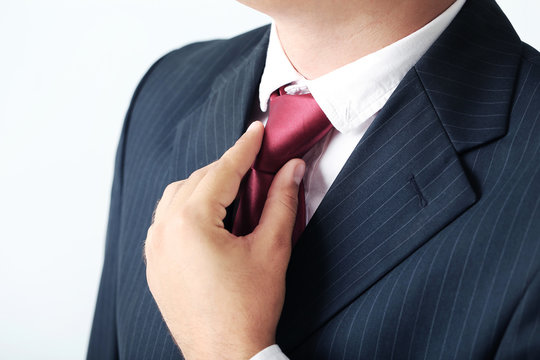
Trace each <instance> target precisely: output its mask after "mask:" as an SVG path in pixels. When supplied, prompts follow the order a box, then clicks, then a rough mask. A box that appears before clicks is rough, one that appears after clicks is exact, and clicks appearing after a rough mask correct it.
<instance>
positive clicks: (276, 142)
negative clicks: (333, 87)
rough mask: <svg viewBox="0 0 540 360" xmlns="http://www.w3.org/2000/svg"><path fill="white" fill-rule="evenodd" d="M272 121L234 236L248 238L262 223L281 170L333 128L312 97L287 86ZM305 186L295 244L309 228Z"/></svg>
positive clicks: (246, 184)
mask: <svg viewBox="0 0 540 360" xmlns="http://www.w3.org/2000/svg"><path fill="white" fill-rule="evenodd" d="M268 111H269V112H268V122H267V123H266V127H265V130H264V138H263V142H262V145H261V150H260V151H259V154H258V155H257V158H256V159H255V162H254V163H253V165H252V166H251V169H250V170H249V171H248V173H247V174H246V177H245V178H244V180H243V182H242V186H241V188H240V191H239V201H238V207H237V212H236V216H235V220H234V223H233V234H235V235H246V234H249V233H251V232H252V231H253V229H255V227H256V226H257V224H258V223H259V219H260V217H261V213H262V209H263V207H264V203H265V201H266V196H267V194H268V190H269V188H270V185H271V183H272V180H273V178H274V176H275V174H276V173H277V172H278V170H279V169H280V168H281V167H282V166H283V165H285V163H286V162H287V161H289V160H291V159H293V158H301V157H303V156H304V155H305V154H306V153H307V152H308V151H309V149H311V148H312V147H313V146H314V145H315V144H316V143H317V142H318V141H320V140H321V139H322V138H323V137H324V136H325V135H326V134H327V133H328V132H329V131H330V129H332V124H331V123H330V121H329V120H328V118H327V117H326V115H324V113H323V112H322V110H321V108H320V107H319V105H317V103H316V102H315V99H313V96H311V94H304V95H288V94H286V93H285V92H284V90H283V87H282V88H281V89H280V90H279V93H278V92H275V93H274V94H272V95H271V97H270V104H269V110H268ZM305 222H306V206H305V198H304V183H303V181H302V182H301V183H300V189H299V192H298V211H297V215H296V222H295V226H294V231H293V236H292V241H293V245H294V244H295V243H296V241H297V240H298V238H299V237H300V235H301V234H302V232H303V231H304V228H305V226H306V224H305Z"/></svg>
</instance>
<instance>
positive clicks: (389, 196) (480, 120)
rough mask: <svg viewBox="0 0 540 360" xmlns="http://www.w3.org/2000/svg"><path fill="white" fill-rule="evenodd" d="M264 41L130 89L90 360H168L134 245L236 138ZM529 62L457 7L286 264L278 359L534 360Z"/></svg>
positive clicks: (538, 217) (189, 61)
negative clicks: (186, 181) (161, 202)
mask: <svg viewBox="0 0 540 360" xmlns="http://www.w3.org/2000/svg"><path fill="white" fill-rule="evenodd" d="M268 33H269V28H268V27H264V28H261V29H257V30H254V31H252V32H249V33H246V34H244V35H241V36H239V37H237V38H234V39H232V40H226V41H211V42H205V43H198V44H193V45H190V46H187V47H184V48H182V49H180V50H177V51H174V52H172V53H170V54H168V55H166V56H165V57H164V58H162V59H161V60H160V61H158V62H157V63H156V64H155V65H154V66H153V67H152V68H151V69H150V71H149V72H148V73H147V75H146V76H145V77H144V79H143V80H142V82H141V84H140V85H139V87H138V89H137V91H136V93H135V95H134V98H133V101H132V104H131V107H130V109H129V112H128V115H127V119H126V122H125V126H124V130H123V134H122V138H121V141H120V146H119V151H118V155H117V162H116V173H115V178H114V185H113V190H112V204H111V210H110V222H109V230H108V236H107V245H106V255H105V263H104V268H103V277H102V280H101V287H100V291H99V297H98V301H97V306H96V313H95V319H94V324H93V328H92V335H91V339H90V345H89V351H88V358H89V359H116V358H122V359H178V358H181V354H180V352H179V351H178V349H177V348H176V346H175V345H174V343H173V340H172V338H171V337H170V336H169V334H168V332H167V328H166V326H165V324H164V323H163V321H162V319H161V316H160V313H159V311H158V309H157V307H156V305H155V303H154V300H153V298H152V296H151V294H150V292H149V290H148V288H147V285H146V280H145V266H144V263H143V259H142V256H141V254H142V245H143V241H144V239H145V237H146V229H147V228H148V226H149V224H150V219H151V214H152V211H153V209H154V205H155V203H156V201H157V200H158V199H159V197H160V195H161V194H162V191H163V189H164V188H165V186H166V185H167V184H168V183H170V182H172V181H175V180H179V179H182V178H186V177H187V176H188V175H189V174H190V173H191V172H193V171H194V170H196V169H198V168H200V167H202V166H204V165H206V164H208V163H210V162H211V161H213V160H215V159H217V158H218V157H219V156H220V155H221V154H222V153H223V152H224V151H225V150H226V149H227V148H229V147H230V146H232V144H233V143H234V141H235V140H236V139H237V138H238V137H239V136H240V134H241V133H242V132H243V129H244V128H245V126H246V122H247V121H248V120H247V119H249V116H250V109H251V108H252V104H253V102H254V101H255V99H256V96H257V86H258V83H259V80H260V76H261V73H262V69H263V66H264V59H265V51H266V47H267V41H268ZM539 117H540V54H539V53H538V52H536V51H535V50H533V49H532V48H530V47H529V46H528V45H526V44H523V43H522V42H521V41H520V40H519V38H518V37H517V35H516V34H515V32H514V31H513V29H512V27H511V25H510V24H509V22H508V21H507V19H506V18H505V16H504V15H503V14H502V12H501V11H500V9H499V8H498V7H497V5H496V4H495V3H494V2H493V1H491V0H469V1H468V2H467V3H466V4H465V6H464V8H463V9H462V11H461V12H460V13H459V14H458V16H457V17H456V18H455V20H454V21H453V23H452V24H451V25H450V27H449V28H448V29H447V30H446V31H445V32H444V33H443V35H442V36H441V37H440V38H439V39H438V40H437V41H436V43H435V44H434V45H433V46H432V47H431V48H430V49H429V51H428V52H427V53H426V54H425V56H423V57H422V59H421V60H420V61H419V62H418V63H417V64H416V65H415V66H414V68H413V69H411V70H410V72H409V73H408V74H407V76H406V77H405V79H404V80H403V81H402V83H401V84H400V85H399V87H398V89H397V90H396V91H395V93H394V94H393V95H392V97H391V99H390V100H389V101H388V103H387V104H386V106H385V107H384V108H383V109H382V111H381V112H380V113H379V115H378V116H377V119H376V120H375V121H374V123H373V124H372V126H371V127H370V128H369V129H368V131H367V133H366V135H365V136H364V138H363V139H362V140H361V142H360V143H359V144H358V146H357V147H356V149H355V150H354V152H353V154H352V155H351V157H350V159H349V160H348V162H347V163H346V165H345V167H344V168H343V170H342V171H341V173H340V174H339V176H338V177H337V179H336V180H335V182H334V184H333V185H332V186H331V188H330V190H329V191H328V194H327V195H326V197H325V198H324V200H323V202H322V203H321V205H320V207H319V208H318V210H317V211H316V213H315V214H314V216H313V218H312V219H311V221H310V223H309V224H308V226H307V228H306V231H305V232H304V234H303V236H302V237H301V239H300V241H299V243H298V244H297V246H296V247H295V248H294V251H293V254H292V258H291V262H290V266H289V271H288V277H287V297H286V301H285V307H284V310H283V314H282V317H281V320H280V324H279V327H278V337H277V339H278V343H279V345H280V346H281V347H282V349H284V351H285V352H286V354H288V355H289V356H290V357H291V358H292V359H375V358H377V359H391V358H393V359H409V358H410V359H483V358H497V359H525V358H530V359H532V358H535V359H538V358H540V119H539Z"/></svg>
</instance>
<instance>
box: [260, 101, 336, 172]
mask: <svg viewBox="0 0 540 360" xmlns="http://www.w3.org/2000/svg"><path fill="white" fill-rule="evenodd" d="M330 129H332V124H331V123H330V121H329V120H328V118H327V117H326V115H325V114H324V113H323V111H322V110H321V108H320V107H319V105H318V104H317V102H316V101H315V99H314V98H313V96H311V94H304V95H287V94H283V93H282V95H278V93H277V92H276V93H274V94H272V96H271V97H270V105H269V107H268V122H267V123H266V127H265V130H264V138H263V142H262V145H261V151H260V152H259V155H258V156H257V160H256V161H255V164H254V168H255V169H256V170H258V171H264V172H267V173H276V172H277V171H278V170H279V169H280V168H281V167H282V166H283V165H284V164H285V163H286V162H287V161H289V160H290V159H293V158H301V157H303V156H304V155H305V154H306V153H307V152H308V151H309V149H311V148H312V147H313V145H315V144H316V143H317V142H318V141H320V140H321V139H322V138H323V137H324V136H325V135H326V134H327V133H328V132H329V131H330Z"/></svg>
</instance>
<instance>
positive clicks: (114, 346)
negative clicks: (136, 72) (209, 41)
mask: <svg viewBox="0 0 540 360" xmlns="http://www.w3.org/2000/svg"><path fill="white" fill-rule="evenodd" d="M165 57H167V55H165V56H164V57H162V58H161V59H159V60H158V61H156V62H155V63H154V65H153V66H152V67H151V68H150V70H148V72H147V73H146V75H145V76H144V77H143V79H142V80H141V81H140V83H139V85H138V86H137V89H136V90H135V93H134V95H133V98H132V100H131V104H130V106H129V109H128V112H127V115H126V118H125V120H124V125H123V128H122V133H121V135H120V141H119V144H118V149H117V152H116V160H115V166H114V178H113V185H112V191H111V202H110V209H109V221H108V225H107V236H106V241H105V260H104V263H103V270H102V274H101V282H100V286H99V292H98V297H97V302H96V307H95V312H94V320H93V323H92V330H91V333H90V341H89V344H88V352H87V359H88V360H93V359H99V360H113V359H118V357H119V356H118V341H117V324H116V295H117V294H116V289H117V278H118V269H117V267H118V255H119V254H118V252H119V249H118V241H119V237H120V233H121V217H122V188H123V183H124V158H125V149H126V142H127V138H128V134H129V124H130V119H131V114H132V111H133V108H134V105H135V103H136V101H137V97H138V94H139V93H140V91H141V89H142V88H143V86H144V84H145V82H146V80H147V79H148V77H149V76H150V74H151V73H152V72H153V70H154V69H155V68H156V67H157V65H158V64H159V63H161V61H162V60H163V59H164V58H165Z"/></svg>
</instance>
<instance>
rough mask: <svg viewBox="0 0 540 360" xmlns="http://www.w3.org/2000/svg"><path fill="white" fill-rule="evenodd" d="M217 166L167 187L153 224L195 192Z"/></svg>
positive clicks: (205, 168) (155, 211)
mask: <svg viewBox="0 0 540 360" xmlns="http://www.w3.org/2000/svg"><path fill="white" fill-rule="evenodd" d="M214 165H215V162H214V163H211V164H208V165H206V166H205V167H203V168H200V169H198V170H196V171H194V172H193V173H192V174H191V175H190V176H189V178H187V179H185V180H180V181H175V182H173V183H170V184H169V185H167V187H166V188H165V190H164V191H163V196H162V197H161V199H160V200H159V201H158V202H157V204H156V208H155V209H154V213H153V214H152V223H154V220H155V219H156V218H159V217H161V215H162V213H163V212H164V211H165V209H168V208H169V207H170V206H171V205H174V206H178V205H179V204H181V203H182V202H183V201H185V200H186V199H187V198H188V197H189V196H190V195H191V193H192V192H193V190H194V189H195V187H196V186H197V185H198V184H199V182H200V181H201V179H202V178H203V177H204V176H205V175H206V174H207V173H208V171H209V170H210V169H211V168H212V167H213V166H214Z"/></svg>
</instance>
